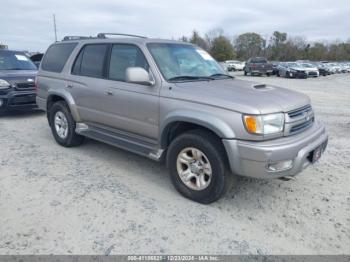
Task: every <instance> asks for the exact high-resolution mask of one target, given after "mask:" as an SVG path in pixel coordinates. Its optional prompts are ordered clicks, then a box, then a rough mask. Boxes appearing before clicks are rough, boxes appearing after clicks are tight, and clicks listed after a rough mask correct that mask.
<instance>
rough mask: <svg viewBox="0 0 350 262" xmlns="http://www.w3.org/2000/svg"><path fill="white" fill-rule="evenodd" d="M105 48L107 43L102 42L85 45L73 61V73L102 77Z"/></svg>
mask: <svg viewBox="0 0 350 262" xmlns="http://www.w3.org/2000/svg"><path fill="white" fill-rule="evenodd" d="M106 50H107V45H104V44H98V45H87V46H85V47H84V49H83V50H82V51H81V52H80V54H79V56H78V58H77V60H76V61H75V64H74V67H73V73H75V74H78V75H83V76H90V77H97V78H101V77H103V65H104V60H105V55H106ZM79 64H80V69H79Z"/></svg>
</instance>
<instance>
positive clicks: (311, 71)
mask: <svg viewBox="0 0 350 262" xmlns="http://www.w3.org/2000/svg"><path fill="white" fill-rule="evenodd" d="M298 65H299V67H300V68H303V70H304V71H305V72H306V73H307V76H308V77H319V76H320V72H319V71H318V69H317V67H315V66H314V65H312V64H310V63H298Z"/></svg>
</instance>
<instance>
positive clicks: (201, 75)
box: [36, 33, 328, 203]
mask: <svg viewBox="0 0 350 262" xmlns="http://www.w3.org/2000/svg"><path fill="white" fill-rule="evenodd" d="M108 35H110V34H108ZM36 84H37V89H38V90H37V98H36V101H37V104H38V106H39V107H40V108H41V109H43V110H46V111H47V118H48V121H49V124H50V127H51V130H52V133H53V136H54V138H55V140H56V141H57V143H59V144H60V145H62V146H65V147H72V146H77V145H80V144H81V143H82V142H83V140H84V137H89V138H92V139H96V140H99V141H102V142H105V143H108V144H111V145H113V146H117V147H120V148H123V149H126V150H129V151H131V152H134V153H137V154H140V155H143V156H146V157H149V158H151V159H153V160H157V161H161V160H164V161H165V162H166V164H167V166H168V168H169V170H170V176H171V180H172V182H173V184H174V186H175V187H176V189H177V190H178V191H179V192H180V193H181V194H182V195H184V196H185V197H187V198H189V199H192V200H194V201H197V202H200V203H211V202H214V201H216V200H217V199H219V198H220V197H221V196H222V195H223V193H224V192H225V190H226V189H227V188H229V185H232V183H231V182H233V181H235V179H233V178H235V177H236V175H240V176H249V177H256V178H283V177H284V178H286V177H291V176H295V175H296V174H298V173H299V172H301V171H302V170H303V169H304V168H305V167H306V166H308V165H309V164H311V163H314V162H315V161H317V160H318V159H319V158H320V156H321V154H322V153H323V151H324V150H325V148H326V145H327V140H328V136H327V134H326V130H325V127H324V126H323V125H322V124H321V123H319V122H317V121H315V118H314V114H313V111H312V108H311V105H310V99H309V98H308V97H307V96H306V95H303V94H301V93H297V92H295V91H291V90H288V89H284V88H279V87H275V86H270V85H262V84H256V83H253V82H248V81H241V80H237V79H234V78H233V77H231V76H230V75H227V74H226V73H225V72H224V71H223V69H222V68H221V66H220V65H219V64H218V63H217V62H216V61H215V60H214V59H213V58H212V57H211V56H210V55H209V54H208V53H207V52H205V51H204V50H202V49H200V48H199V47H197V46H194V45H192V44H188V43H183V42H177V41H170V40H159V39H150V38H145V37H138V36H132V35H121V34H114V37H109V38H108V37H107V34H103V33H101V34H99V35H98V36H97V37H65V38H64V40H63V41H61V42H58V43H54V44H53V45H51V46H50V47H49V48H48V50H47V52H46V54H45V56H44V58H43V61H42V63H41V66H40V70H39V72H38V76H37V79H36Z"/></svg>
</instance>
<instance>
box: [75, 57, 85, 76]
mask: <svg viewBox="0 0 350 262" xmlns="http://www.w3.org/2000/svg"><path fill="white" fill-rule="evenodd" d="M83 53H84V52H83V51H81V52H80V53H79V55H78V57H77V58H76V60H75V62H74V65H73V69H72V73H73V74H74V75H79V74H80V67H81V60H82V59H83Z"/></svg>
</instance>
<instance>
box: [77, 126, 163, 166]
mask: <svg viewBox="0 0 350 262" xmlns="http://www.w3.org/2000/svg"><path fill="white" fill-rule="evenodd" d="M76 132H77V133H78V134H80V135H82V136H86V137H89V138H91V139H94V140H97V141H100V142H103V143H106V144H109V145H112V146H115V147H119V148H122V149H125V150H127V151H130V152H133V153H136V154H138V155H142V156H146V157H148V158H151V159H153V160H156V161H159V160H160V159H161V157H162V153H163V150H161V149H157V147H156V145H154V144H151V143H147V142H144V141H141V140H140V139H135V138H132V137H130V136H127V135H124V134H123V135H122V134H118V133H114V132H111V131H109V130H105V129H101V128H97V127H93V126H90V125H89V126H88V125H86V124H82V123H79V124H77V128H76Z"/></svg>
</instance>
